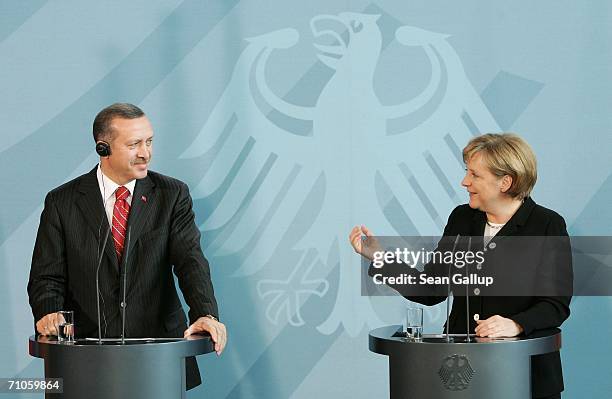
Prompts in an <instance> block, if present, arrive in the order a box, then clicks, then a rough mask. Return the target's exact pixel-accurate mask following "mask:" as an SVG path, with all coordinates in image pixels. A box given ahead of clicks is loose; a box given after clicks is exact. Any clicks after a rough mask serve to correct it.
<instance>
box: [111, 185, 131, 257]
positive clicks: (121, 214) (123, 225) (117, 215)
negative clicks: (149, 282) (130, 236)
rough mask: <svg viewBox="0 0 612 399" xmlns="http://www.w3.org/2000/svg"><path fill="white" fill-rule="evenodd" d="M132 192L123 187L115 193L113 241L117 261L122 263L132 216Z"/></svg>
mask: <svg viewBox="0 0 612 399" xmlns="http://www.w3.org/2000/svg"><path fill="white" fill-rule="evenodd" d="M129 195H130V191H129V190H128V189H127V188H125V187H123V186H121V187H119V188H118V189H117V191H115V207H114V209H113V240H114V241H115V252H116V253H117V260H118V261H119V263H121V257H122V256H123V244H124V242H125V231H126V229H127V223H128V216H129V215H130V204H129V203H128V202H127V197H129Z"/></svg>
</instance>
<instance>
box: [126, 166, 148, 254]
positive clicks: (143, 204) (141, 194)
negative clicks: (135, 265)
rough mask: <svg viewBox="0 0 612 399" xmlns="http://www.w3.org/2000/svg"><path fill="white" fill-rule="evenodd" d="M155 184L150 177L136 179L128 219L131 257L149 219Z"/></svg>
mask: <svg viewBox="0 0 612 399" xmlns="http://www.w3.org/2000/svg"><path fill="white" fill-rule="evenodd" d="M154 187H155V184H154V183H153V182H152V181H151V178H150V177H148V176H147V177H145V178H144V179H140V180H137V181H136V187H135V188H134V195H133V196H132V205H131V208H130V217H129V219H128V229H129V231H130V242H129V243H128V246H127V251H129V252H128V256H129V257H131V256H132V255H131V254H132V249H133V248H134V245H135V244H136V242H137V241H138V239H139V238H140V236H141V234H142V232H143V229H144V227H145V225H146V222H147V221H148V220H149V217H150V214H151V209H152V208H153V204H154V201H155V191H154V190H153V188H154Z"/></svg>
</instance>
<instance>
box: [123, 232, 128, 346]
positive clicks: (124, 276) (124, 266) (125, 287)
mask: <svg viewBox="0 0 612 399" xmlns="http://www.w3.org/2000/svg"><path fill="white" fill-rule="evenodd" d="M125 242H126V244H125V254H124V256H123V262H122V263H123V267H121V280H122V281H123V287H122V289H123V295H122V297H123V299H122V300H121V313H122V314H121V344H122V345H123V344H125V308H126V307H127V303H125V296H126V295H125V292H126V290H127V265H128V253H129V251H130V225H129V223H128V227H127V234H126V240H125Z"/></svg>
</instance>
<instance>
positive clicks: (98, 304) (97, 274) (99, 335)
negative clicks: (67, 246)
mask: <svg viewBox="0 0 612 399" xmlns="http://www.w3.org/2000/svg"><path fill="white" fill-rule="evenodd" d="M98 168H100V179H101V180H102V197H103V198H102V199H103V201H102V219H101V220H100V225H99V226H98V240H99V239H100V229H101V228H102V223H104V219H107V216H106V185H105V184H104V173H102V167H101V166H98ZM107 222H108V219H107ZM111 228H112V224H110V223H109V225H108V229H106V234H105V235H104V243H103V244H102V250H101V251H100V252H98V263H97V265H96V305H97V310H98V345H102V322H101V321H100V295H101V293H100V265H101V264H102V257H103V256H104V250H105V249H106V244H107V243H108V236H109V234H110V231H111ZM99 249H100V242H98V250H99ZM104 322H105V323H106V316H105V317H104Z"/></svg>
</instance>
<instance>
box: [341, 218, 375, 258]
mask: <svg viewBox="0 0 612 399" xmlns="http://www.w3.org/2000/svg"><path fill="white" fill-rule="evenodd" d="M364 235H365V237H366V238H365V240H364V239H363V238H362V236H364ZM349 241H350V243H351V246H352V247H353V249H354V250H355V252H357V253H358V254H359V255H361V256H363V257H365V258H368V259H369V260H372V259H374V252H377V251H380V250H381V248H380V244H379V243H378V240H376V238H374V234H372V232H371V231H370V229H368V228H367V227H365V226H355V227H353V230H351V233H350V234H349Z"/></svg>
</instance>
